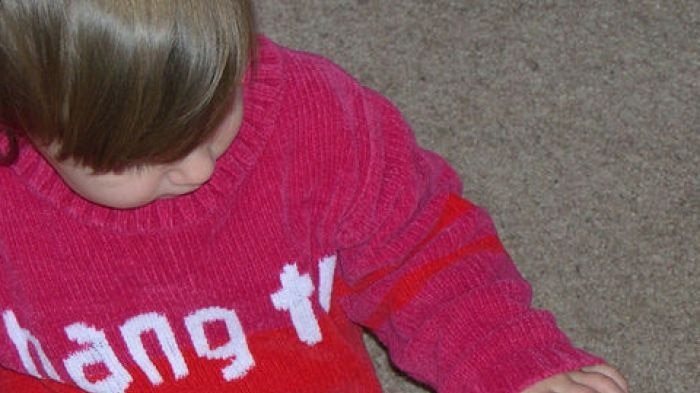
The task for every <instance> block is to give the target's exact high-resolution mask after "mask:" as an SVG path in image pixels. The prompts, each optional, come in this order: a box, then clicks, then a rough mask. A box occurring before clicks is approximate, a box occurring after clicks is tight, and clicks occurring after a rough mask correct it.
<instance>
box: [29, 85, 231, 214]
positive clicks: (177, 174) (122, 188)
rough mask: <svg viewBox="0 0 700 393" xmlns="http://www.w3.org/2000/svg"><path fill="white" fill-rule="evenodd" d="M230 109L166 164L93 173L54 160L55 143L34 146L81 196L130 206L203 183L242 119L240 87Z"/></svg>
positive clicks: (94, 200)
mask: <svg viewBox="0 0 700 393" xmlns="http://www.w3.org/2000/svg"><path fill="white" fill-rule="evenodd" d="M237 90H238V92H237V96H236V99H235V101H234V104H233V106H232V108H231V109H230V110H229V112H228V113H227V114H226V115H225V116H224V119H223V121H222V122H221V124H220V125H219V126H218V127H217V129H216V131H215V132H214V133H213V134H212V136H211V137H210V138H209V139H208V140H207V141H206V142H205V143H203V144H202V145H200V146H198V147H197V148H195V149H194V150H193V151H192V152H191V153H190V154H189V155H187V156H186V157H184V158H183V159H181V160H179V161H175V162H173V163H168V164H154V165H147V166H143V167H139V168H136V169H131V170H126V171H123V172H119V173H111V172H107V173H101V174H94V173H93V172H92V170H91V169H90V168H87V167H84V166H80V165H77V164H76V163H75V162H74V161H73V160H71V159H68V160H64V161H58V160H56V159H55V158H54V157H55V156H56V152H57V151H58V147H57V146H53V145H52V146H50V147H48V148H41V147H38V149H39V150H40V151H41V152H42V154H43V155H44V156H45V157H46V159H47V160H48V161H49V163H51V165H52V166H53V167H54V169H56V171H57V172H58V174H59V175H60V176H61V178H63V180H64V181H65V183H66V184H67V185H68V186H69V187H70V188H71V189H72V190H73V191H75V192H76V193H77V194H79V195H81V196H82V197H83V198H85V199H87V200H89V201H91V202H94V203H97V204H99V205H103V206H107V207H112V208H117V209H131V208H137V207H140V206H144V205H147V204H149V203H151V202H153V201H155V200H157V199H161V198H174V197H177V196H180V195H185V194H188V193H190V192H192V191H194V190H196V189H198V188H199V187H201V186H202V185H203V184H205V183H206V182H207V181H208V180H209V178H210V177H211V176H212V174H213V173H214V167H215V164H216V160H217V159H218V158H219V157H220V156H221V155H222V154H223V153H224V152H225V151H226V149H227V148H228V147H229V145H231V142H233V139H234V137H235V136H236V133H237V132H238V129H239V128H240V125H241V122H242V119H243V97H242V94H241V90H242V89H237Z"/></svg>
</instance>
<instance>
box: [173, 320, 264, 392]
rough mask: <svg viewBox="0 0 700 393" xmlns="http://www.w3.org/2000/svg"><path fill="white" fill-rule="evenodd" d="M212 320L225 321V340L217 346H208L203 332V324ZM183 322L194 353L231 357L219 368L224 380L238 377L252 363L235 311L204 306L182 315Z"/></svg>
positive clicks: (242, 374) (217, 357)
mask: <svg viewBox="0 0 700 393" xmlns="http://www.w3.org/2000/svg"><path fill="white" fill-rule="evenodd" d="M215 321H222V322H223V323H224V324H226V330H227V331H228V335H229V341H228V342H227V343H226V344H222V345H220V346H219V347H217V348H212V347H211V345H210V344H209V340H208V339H207V337H206V334H205V333H204V325H205V324H206V323H211V322H215ZM185 325H186V326H187V330H188V331H189V332H190V337H191V338H192V344H193V345H194V349H195V350H196V351H197V355H199V356H201V357H205V358H207V359H225V360H228V359H233V360H232V361H231V364H230V365H228V366H226V367H224V368H223V369H222V370H221V373H222V374H223V376H224V379H225V380H227V381H232V380H234V379H238V378H241V377H243V376H244V375H245V374H246V373H247V372H248V370H250V369H251V368H252V367H253V366H254V365H255V361H254V360H253V355H252V354H251V353H250V349H248V343H247V342H246V337H245V334H244V333H243V328H242V327H241V322H240V321H239V320H238V316H237V315H236V312H235V311H233V310H227V309H224V308H220V307H210V308H205V309H203V310H198V311H196V312H194V313H193V314H191V315H188V316H187V317H186V318H185Z"/></svg>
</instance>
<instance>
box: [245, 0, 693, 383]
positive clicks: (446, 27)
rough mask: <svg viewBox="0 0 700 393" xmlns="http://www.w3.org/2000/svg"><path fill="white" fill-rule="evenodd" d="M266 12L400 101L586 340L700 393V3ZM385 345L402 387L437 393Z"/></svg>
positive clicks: (291, 34) (545, 0) (385, 376)
mask: <svg viewBox="0 0 700 393" xmlns="http://www.w3.org/2000/svg"><path fill="white" fill-rule="evenodd" d="M256 4H257V5H256V6H257V9H258V14H259V15H258V16H259V22H260V25H261V30H262V31H263V32H265V33H266V34H267V35H269V36H270V37H272V38H273V39H274V40H277V41H278V42H280V43H282V44H284V45H286V46H289V47H293V48H297V49H302V50H307V51H312V52H317V53H320V54H323V55H324V56H326V57H329V58H331V59H332V60H333V61H335V62H336V63H338V64H339V65H341V66H342V67H344V68H345V69H347V70H348V71H349V72H350V73H352V74H353V75H355V76H356V77H357V78H358V79H359V80H360V81H362V82H363V83H364V84H366V85H368V86H370V87H372V88H374V89H376V90H378V91H380V92H382V93H383V94H384V95H386V96H387V97H389V98H390V99H391V100H393V101H394V102H395V103H396V105H397V106H398V107H399V108H400V109H401V110H402V112H403V113H404V114H405V116H406V118H407V119H408V120H409V122H410V123H411V124H412V125H413V127H414V130H415V132H416V134H417V136H418V139H419V140H420V141H421V143H422V144H423V145H424V146H425V147H427V148H429V149H431V150H434V151H437V152H439V153H440V154H442V155H444V156H445V157H446V158H447V159H448V160H449V161H450V162H451V163H452V164H453V165H454V167H455V168H456V169H457V170H458V172H459V173H460V174H461V176H462V178H463V180H464V184H465V188H464V189H465V191H464V193H465V196H466V197H468V198H469V199H471V200H473V201H474V202H476V203H477V204H479V205H481V206H484V207H485V208H487V209H488V210H489V211H490V213H491V214H492V215H493V217H494V220H495V222H496V225H497V227H498V229H499V231H500V234H501V236H502V238H503V242H504V244H505V246H506V248H507V249H508V250H509V253H510V254H511V256H512V257H513V259H514V260H515V261H516V263H517V264H518V266H519V268H520V270H521V271H522V272H523V274H524V275H525V276H526V277H527V278H528V279H529V280H531V282H532V285H533V287H534V290H535V297H536V305H537V306H538V307H544V308H547V309H550V310H552V311H553V312H554V313H555V314H556V315H557V319H558V322H559V324H560V326H561V327H562V328H563V329H564V330H565V331H566V332H567V333H568V334H569V335H570V337H571V338H572V340H573V341H574V342H575V343H576V344H577V345H579V346H581V347H583V348H586V349H588V350H590V351H593V352H595V353H597V354H600V355H602V356H604V357H606V358H607V359H608V360H609V361H610V362H611V363H613V364H615V365H617V366H618V367H619V368H620V369H621V370H622V371H623V372H624V373H625V374H626V375H627V377H628V378H629V380H630V384H631V391H632V392H635V393H657V392H670V393H693V392H699V391H700V355H699V352H700V339H699V337H700V277H699V276H698V270H699V262H698V254H699V253H698V244H700V214H699V213H700V186H699V176H698V172H699V168H700V165H699V161H700V1H696V0H686V1H683V0H677V1H649V0H638V1H632V0H616V1H583V0H582V1H574V0H569V1H554V0H539V1H486V0H484V1H469V0H463V1H457V0H453V1H422V0H355V1H344V0H304V1H282V0H260V1H258V2H256ZM368 345H369V346H370V349H371V351H372V354H373V356H374V357H375V359H376V364H377V369H378V372H379V374H380V377H381V380H382V383H383V385H384V388H385V391H386V392H391V393H393V392H396V393H398V392H408V393H411V392H414V393H415V392H426V390H425V389H424V388H421V387H419V386H417V385H414V384H413V383H411V382H409V381H408V380H407V379H405V378H404V377H402V376H400V374H399V373H397V372H396V371H395V370H394V369H393V368H392V367H391V366H390V365H389V364H388V363H387V360H386V358H385V355H384V352H383V350H382V349H381V348H380V347H379V346H378V345H377V344H376V343H375V342H374V341H373V340H372V339H368Z"/></svg>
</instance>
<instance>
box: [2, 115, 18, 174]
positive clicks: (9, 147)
mask: <svg viewBox="0 0 700 393" xmlns="http://www.w3.org/2000/svg"><path fill="white" fill-rule="evenodd" d="M18 155H19V146H18V144H17V135H16V134H15V131H14V130H13V129H12V128H10V127H9V126H7V125H5V124H2V123H0V166H10V165H12V164H14V162H15V161H17V156H18Z"/></svg>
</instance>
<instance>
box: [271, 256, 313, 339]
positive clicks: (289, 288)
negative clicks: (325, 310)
mask: <svg viewBox="0 0 700 393" xmlns="http://www.w3.org/2000/svg"><path fill="white" fill-rule="evenodd" d="M280 282H281V283H282V289H280V290H279V291H277V292H275V293H273V294H272V295H270V298H271V299H272V304H274V305H275V308H276V309H278V310H285V311H289V314H290V315H291V317H292V324H293V325H294V329H295V330H296V331H297V336H299V340H301V341H303V342H305V343H307V344H308V345H314V344H317V343H319V342H321V340H322V339H323V337H322V336H321V328H320V327H319V326H318V320H317V319H316V316H315V315H314V310H313V307H312V306H311V301H309V298H310V297H311V294H312V293H313V291H314V284H313V282H311V277H309V275H308V274H304V275H302V276H300V275H299V269H298V268H297V265H296V264H294V265H287V266H285V267H284V271H283V272H282V274H281V275H280Z"/></svg>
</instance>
